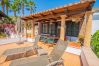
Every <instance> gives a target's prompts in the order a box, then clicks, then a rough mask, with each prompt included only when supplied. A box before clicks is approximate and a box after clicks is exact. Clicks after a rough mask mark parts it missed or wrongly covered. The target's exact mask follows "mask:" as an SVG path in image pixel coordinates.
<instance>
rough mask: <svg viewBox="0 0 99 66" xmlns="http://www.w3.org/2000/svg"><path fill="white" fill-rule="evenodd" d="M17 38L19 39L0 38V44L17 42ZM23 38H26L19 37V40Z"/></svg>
mask: <svg viewBox="0 0 99 66" xmlns="http://www.w3.org/2000/svg"><path fill="white" fill-rule="evenodd" d="M19 40H20V38H5V39H0V45H3V44H8V43H14V42H18V41H19ZM23 40H26V38H21V41H23Z"/></svg>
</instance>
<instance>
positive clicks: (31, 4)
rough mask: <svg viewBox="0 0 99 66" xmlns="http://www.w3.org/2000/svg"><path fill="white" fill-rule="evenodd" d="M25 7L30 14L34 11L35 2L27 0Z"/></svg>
mask: <svg viewBox="0 0 99 66" xmlns="http://www.w3.org/2000/svg"><path fill="white" fill-rule="evenodd" d="M26 9H27V10H29V11H30V14H32V13H33V12H35V11H36V6H35V2H34V1H32V0H30V1H28V2H27V8H26Z"/></svg>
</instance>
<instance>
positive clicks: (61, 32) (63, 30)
mask: <svg viewBox="0 0 99 66" xmlns="http://www.w3.org/2000/svg"><path fill="white" fill-rule="evenodd" d="M65 18H66V15H61V29H60V39H61V40H64V38H65V30H66V29H65V27H66V26H65Z"/></svg>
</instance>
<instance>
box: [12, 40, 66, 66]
mask: <svg viewBox="0 0 99 66" xmlns="http://www.w3.org/2000/svg"><path fill="white" fill-rule="evenodd" d="M66 47H67V43H65V42H64V41H62V40H59V41H58V42H57V45H56V46H55V48H54V49H53V51H52V52H51V53H50V55H42V56H38V57H33V58H22V59H17V60H13V61H12V63H11V64H10V66H54V65H55V64H57V63H59V64H60V63H62V60H61V56H62V55H63V53H64V51H65V49H66Z"/></svg>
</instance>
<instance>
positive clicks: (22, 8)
mask: <svg viewBox="0 0 99 66" xmlns="http://www.w3.org/2000/svg"><path fill="white" fill-rule="evenodd" d="M22 16H24V3H22Z"/></svg>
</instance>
